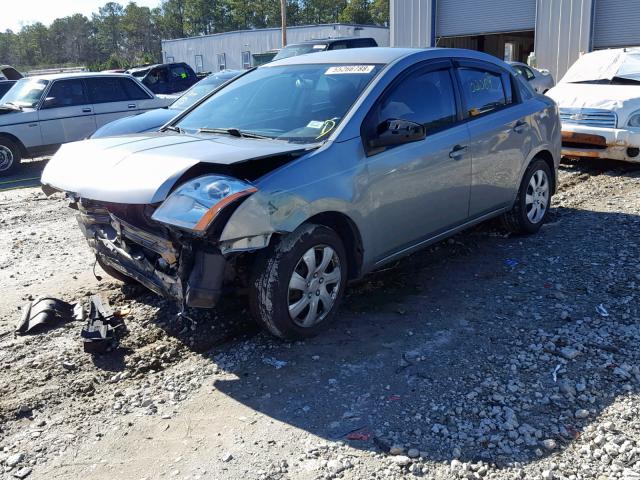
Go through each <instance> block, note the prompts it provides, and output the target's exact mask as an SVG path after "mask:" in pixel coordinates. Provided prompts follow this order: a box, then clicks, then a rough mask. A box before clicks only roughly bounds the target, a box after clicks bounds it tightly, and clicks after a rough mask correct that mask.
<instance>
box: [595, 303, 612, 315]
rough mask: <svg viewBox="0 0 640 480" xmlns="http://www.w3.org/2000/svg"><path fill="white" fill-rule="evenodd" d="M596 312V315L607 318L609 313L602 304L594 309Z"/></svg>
mask: <svg viewBox="0 0 640 480" xmlns="http://www.w3.org/2000/svg"><path fill="white" fill-rule="evenodd" d="M596 312H598V314H599V315H600V316H601V317H608V316H609V312H608V311H607V309H606V308H605V307H604V305H603V304H602V303H601V304H600V305H598V306H597V307H596Z"/></svg>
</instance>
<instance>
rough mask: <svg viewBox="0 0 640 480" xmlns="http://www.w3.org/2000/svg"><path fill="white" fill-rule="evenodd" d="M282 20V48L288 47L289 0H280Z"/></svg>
mask: <svg viewBox="0 0 640 480" xmlns="http://www.w3.org/2000/svg"><path fill="white" fill-rule="evenodd" d="M280 18H281V19H282V48H284V47H286V46H287V0H280Z"/></svg>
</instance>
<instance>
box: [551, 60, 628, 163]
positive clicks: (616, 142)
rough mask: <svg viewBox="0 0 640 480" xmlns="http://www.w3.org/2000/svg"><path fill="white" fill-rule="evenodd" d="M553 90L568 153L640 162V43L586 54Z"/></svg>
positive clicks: (574, 156)
mask: <svg viewBox="0 0 640 480" xmlns="http://www.w3.org/2000/svg"><path fill="white" fill-rule="evenodd" d="M547 95H548V96H549V97H551V98H552V99H553V100H555V101H556V103H557V104H558V106H559V107H560V119H561V120H562V154H563V156H565V157H570V158H585V157H589V158H605V159H612V160H623V161H627V162H640V48H627V49H615V50H599V51H596V52H592V53H588V54H586V55H583V56H582V57H581V58H579V59H578V61H577V62H576V63H574V64H573V66H572V67H571V68H570V69H569V71H568V72H567V74H566V75H565V76H564V77H563V79H562V80H561V81H560V83H558V85H557V86H556V87H554V88H552V89H551V90H549V92H547Z"/></svg>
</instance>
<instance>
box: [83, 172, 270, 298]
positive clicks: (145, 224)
mask: <svg viewBox="0 0 640 480" xmlns="http://www.w3.org/2000/svg"><path fill="white" fill-rule="evenodd" d="M256 191H257V189H256V187H255V186H253V185H251V184H250V183H247V182H244V181H240V180H237V179H235V178H231V177H226V176H223V175H205V176H202V177H198V178H194V179H192V180H189V181H187V182H186V183H184V184H182V185H181V186H179V187H178V188H176V189H175V191H173V192H172V193H171V194H170V195H169V196H168V197H167V198H166V200H165V201H164V202H162V203H161V204H160V205H155V206H154V205H133V204H132V205H127V204H118V203H110V202H100V201H95V200H89V199H85V198H80V197H74V196H73V195H71V198H72V203H71V206H72V208H75V209H77V210H78V214H77V220H78V223H79V224H80V227H81V229H82V231H83V233H84V235H85V237H86V239H87V241H88V243H89V245H90V246H91V248H92V249H93V250H94V252H95V254H96V258H97V261H98V262H99V263H100V264H101V265H102V266H103V268H105V267H106V268H105V269H106V270H108V269H113V270H115V271H116V272H118V273H120V274H122V275H124V276H125V277H128V278H132V279H134V280H136V281H137V282H139V283H141V284H142V285H144V286H145V287H147V288H148V289H150V290H151V291H153V292H155V293H157V294H158V295H161V296H163V297H165V298H169V299H172V300H175V301H176V302H178V303H179V304H180V305H181V306H182V307H192V308H213V307H214V306H215V305H216V304H217V302H218V299H219V297H220V294H221V292H222V288H223V282H224V280H225V277H228V276H230V275H235V273H236V272H235V270H234V267H235V265H232V264H233V263H234V262H233V260H234V259H235V258H234V253H237V252H242V251H243V250H254V249H257V248H264V247H265V246H266V245H268V243H269V240H270V236H271V235H270V234H268V233H267V234H264V235H259V236H256V237H252V238H249V239H240V240H239V241H234V242H220V241H219V238H220V235H221V233H222V230H223V228H224V225H225V223H226V221H227V220H228V219H229V217H230V215H231V214H232V213H233V211H234V210H235V208H237V207H238V205H239V204H240V203H241V202H242V201H243V200H244V199H246V198H247V197H248V196H249V195H251V194H253V193H255V192H256Z"/></svg>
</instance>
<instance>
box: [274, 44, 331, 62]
mask: <svg viewBox="0 0 640 480" xmlns="http://www.w3.org/2000/svg"><path fill="white" fill-rule="evenodd" d="M326 49H327V46H326V45H325V44H322V43H318V44H315V45H314V44H313V43H302V44H299V45H289V46H288V47H284V48H283V49H282V50H280V51H279V52H278V53H277V55H276V56H275V57H273V60H274V61H275V60H280V59H282V58H289V57H297V56H298V55H304V54H305V53H315V52H322V51H324V50H326Z"/></svg>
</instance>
